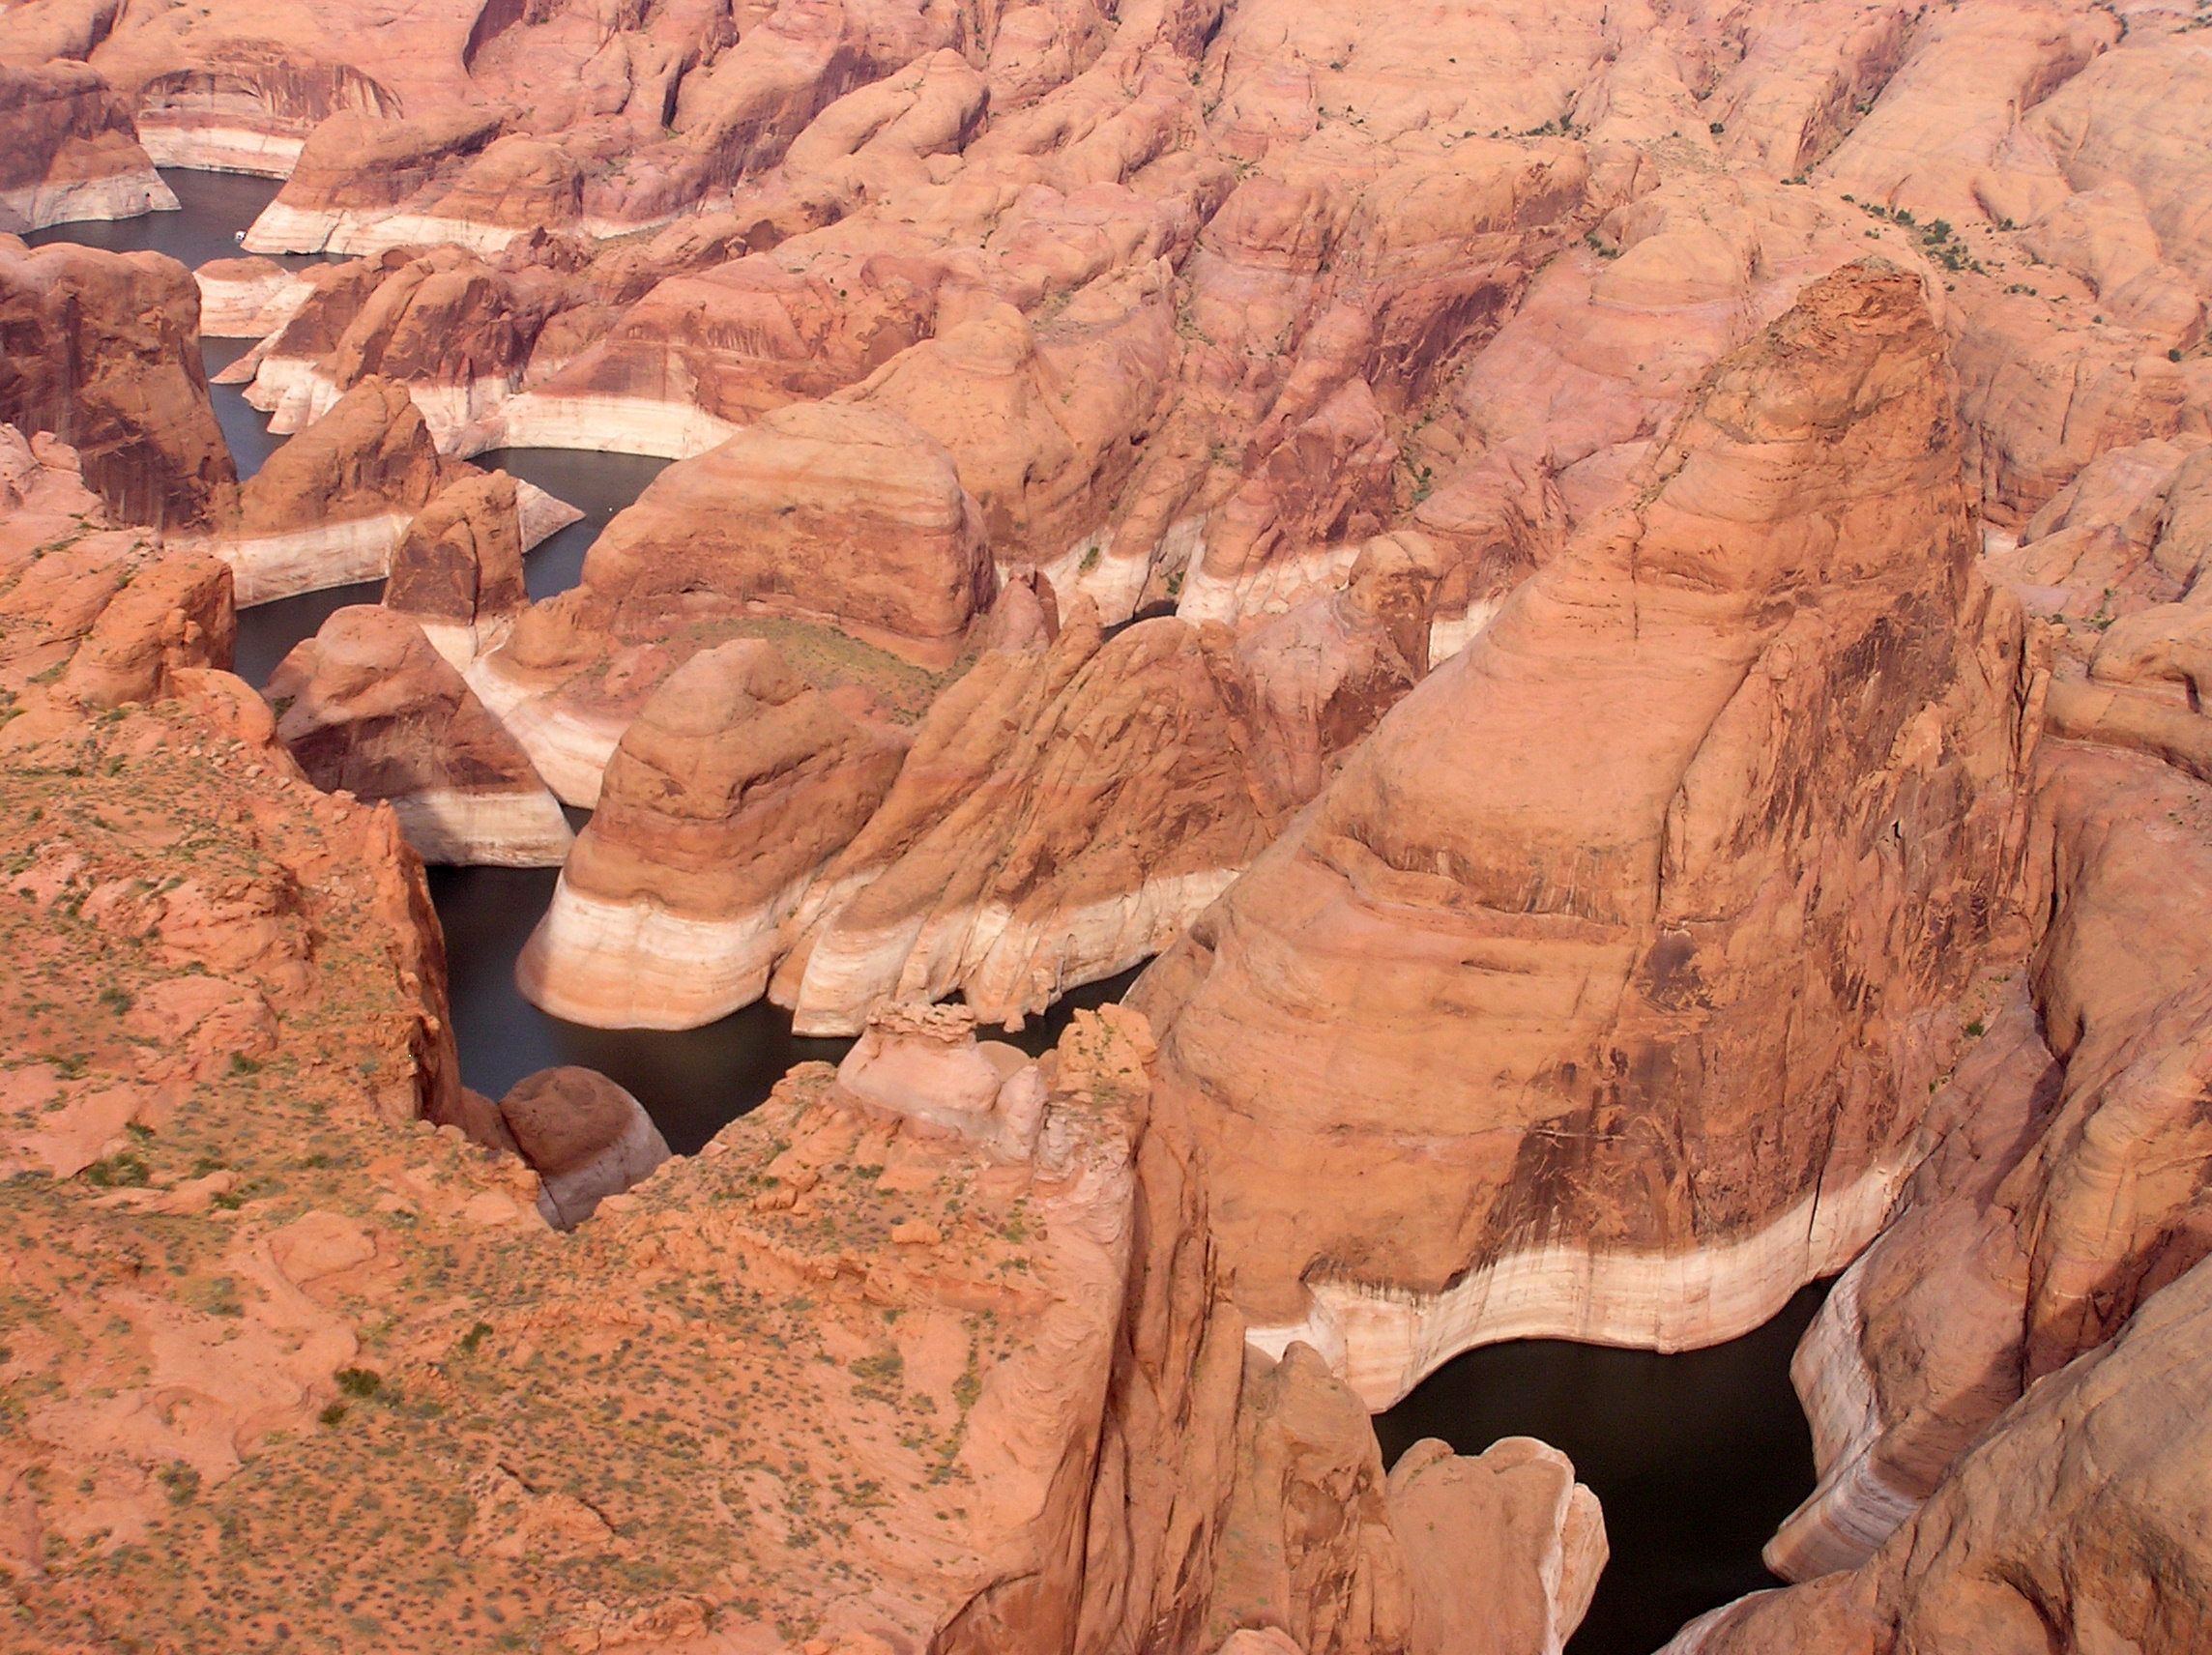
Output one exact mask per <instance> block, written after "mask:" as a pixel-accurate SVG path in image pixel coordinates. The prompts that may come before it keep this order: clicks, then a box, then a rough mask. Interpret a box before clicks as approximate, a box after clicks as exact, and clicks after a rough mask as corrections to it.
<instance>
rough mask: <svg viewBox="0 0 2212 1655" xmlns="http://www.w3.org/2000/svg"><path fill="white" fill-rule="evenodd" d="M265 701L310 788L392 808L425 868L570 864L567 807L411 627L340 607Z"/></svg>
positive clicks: (282, 671) (289, 662)
mask: <svg viewBox="0 0 2212 1655" xmlns="http://www.w3.org/2000/svg"><path fill="white" fill-rule="evenodd" d="M262 693H263V694H264V695H265V696H266V697H267V698H268V700H269V703H270V706H271V707H272V708H273V709H274V710H275V711H276V714H277V740H280V741H282V742H283V743H284V745H285V747H286V748H287V749H288V750H289V751H290V752H291V754H292V757H293V758H294V759H296V760H297V761H298V762H299V765H300V768H301V769H302V770H303V771H305V772H306V776H307V778H308V780H310V781H312V782H313V783H314V784H315V785H316V786H317V787H319V788H322V789H323V790H324V791H325V792H331V793H335V792H338V791H340V790H343V791H344V792H346V793H348V794H351V795H352V796H353V797H354V798H360V799H364V800H367V801H368V802H370V803H378V802H383V803H389V804H390V805H391V807H392V810H393V814H394V816H395V817H396V818H397V819H398V822H399V827H400V831H401V832H403V833H404V834H405V835H406V837H407V842H408V843H409V844H410V845H412V846H413V847H414V848H415V851H416V853H417V854H418V855H419V856H421V857H422V859H423V860H424V861H429V862H465V863H480V864H488V865H491V866H495V867H554V866H558V865H559V864H560V863H561V862H562V860H563V859H564V858H565V857H567V856H568V850H569V847H570V846H571V845H572V844H573V843H574V835H573V834H571V833H570V832H569V830H568V819H567V818H566V817H565V816H563V815H562V813H561V805H560V801H559V800H558V799H556V798H554V797H553V795H552V794H551V793H549V792H548V791H546V787H545V784H544V783H543V782H542V781H540V780H538V772H537V771H536V770H534V769H531V766H530V760H529V757H528V756H527V755H526V754H525V753H524V752H523V751H522V749H521V748H520V747H519V746H517V745H516V744H515V741H514V739H513V738H512V737H511V736H509V734H508V733H507V731H506V730H505V729H504V728H502V727H501V725H500V723H499V721H498V720H497V719H495V718H494V717H492V715H491V714H490V713H489V712H487V711H485V710H484V706H483V703H482V702H480V701H479V700H478V699H477V696H476V692H475V691H473V690H471V689H470V688H469V686H468V684H467V683H466V682H464V681H463V680H462V678H461V675H460V674H459V673H458V672H457V671H455V670H454V668H453V667H452V665H451V663H450V662H448V661H447V660H446V659H444V658H443V657H442V656H441V655H440V654H439V653H438V652H437V651H436V650H435V649H434V648H432V646H431V644H430V641H429V639H428V638H426V637H425V636H424V635H423V633H422V627H421V626H419V625H417V624H415V622H414V621H413V620H411V619H410V618H409V617H407V616H405V615H402V614H398V613H396V612H394V611H393V610H390V609H380V608H375V607H371V606H368V605H358V604H357V605H355V606H353V607H351V608H346V609H340V610H339V611H338V612H337V613H336V614H335V615H333V616H332V617H331V618H330V619H329V620H328V621H325V622H324V623H323V624H322V629H321V630H320V631H318V632H317V633H316V634H315V635H314V637H312V638H310V639H307V640H306V641H305V642H304V643H301V644H299V645H298V646H296V647H295V648H294V649H293V651H292V653H290V654H288V655H286V656H285V657H284V659H283V660H282V662H280V663H279V664H278V666H277V670H276V671H275V672H274V673H272V674H271V675H270V678H269V683H268V686H267V688H266V689H264V691H263V692H262Z"/></svg>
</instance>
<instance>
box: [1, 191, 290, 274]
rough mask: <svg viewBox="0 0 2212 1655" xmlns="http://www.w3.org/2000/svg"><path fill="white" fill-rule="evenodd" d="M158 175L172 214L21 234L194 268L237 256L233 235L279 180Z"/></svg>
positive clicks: (35, 243) (34, 241) (272, 196)
mask: <svg viewBox="0 0 2212 1655" xmlns="http://www.w3.org/2000/svg"><path fill="white" fill-rule="evenodd" d="M160 172H161V178H162V180H163V182H165V183H166V184H167V185H168V187H169V188H170V189H173V190H175V191H176V193H177V204H178V206H179V207H181V208H182V209H183V211H181V212H177V213H144V214H141V215H139V216H138V217H137V218H82V219H78V220H77V221H75V222H73V223H68V224H49V225H47V226H46V227H45V228H44V229H43V230H33V231H32V232H31V233H30V234H29V235H27V236H25V237H24V238H23V240H24V241H26V242H28V243H30V245H31V246H32V247H44V246H46V245H47V244H48V243H50V242H75V243H77V244H79V245H80V246H83V247H105V248H107V249H108V251H110V252H118V253H138V252H156V253H167V254H168V255H169V256H170V257H171V258H173V259H176V260H177V261H178V262H180V263H182V264H186V265H189V266H191V267H192V268H193V269H195V270H196V269H197V268H198V267H199V266H201V265H203V264H206V263H208V262H209V261H210V260H212V259H224V258H237V257H238V256H239V247H238V235H239V233H240V232H243V231H244V230H245V229H246V227H247V225H249V224H251V223H252V222H253V220H254V219H255V218H258V217H259V216H260V214H261V209H262V208H264V207H266V206H268V205H269V203H270V202H272V201H274V200H276V199H277V190H279V189H283V188H284V185H283V181H282V180H281V179H275V178H248V177H247V176H246V175H245V174H243V173H236V172H188V171H186V170H185V169H184V168H183V167H176V166H164V167H162V168H161V169H160ZM329 256H330V255H328V254H326V253H285V254H282V255H280V256H279V257H278V258H277V263H278V264H280V265H286V266H288V267H290V268H292V269H294V270H297V269H300V268H302V267H303V266H306V265H310V264H318V263H320V262H322V260H324V259H325V258H327V257H329Z"/></svg>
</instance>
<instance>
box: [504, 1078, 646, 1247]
mask: <svg viewBox="0 0 2212 1655" xmlns="http://www.w3.org/2000/svg"><path fill="white" fill-rule="evenodd" d="M499 1118H500V1119H501V1120H502V1121H503V1122H505V1123H506V1126H507V1130H508V1133H509V1136H510V1137H512V1139H513V1140H514V1146H515V1148H516V1150H517V1152H518V1153H520V1155H521V1156H522V1158H523V1159H524V1160H525V1161H527V1162H529V1163H530V1168H531V1170H532V1171H533V1172H535V1173H536V1174H537V1175H538V1179H539V1181H540V1183H541V1186H542V1187H541V1188H540V1189H539V1190H538V1213H539V1214H540V1215H541V1216H542V1217H543V1218H544V1220H545V1222H546V1223H547V1224H549V1225H551V1226H552V1227H553V1228H554V1229H556V1230H573V1229H575V1228H576V1226H577V1225H579V1224H581V1223H583V1222H584V1220H585V1219H587V1218H589V1217H591V1216H592V1214H593V1213H594V1212H596V1211H597V1210H598V1205H599V1203H600V1202H602V1201H604V1200H605V1199H606V1198H607V1197H608V1196H610V1195H620V1194H622V1193H623V1191H625V1190H626V1189H628V1188H630V1187H631V1186H632V1185H633V1184H640V1183H643V1182H644V1181H645V1180H646V1179H647V1178H649V1177H651V1176H653V1174H654V1171H655V1169H656V1168H657V1167H658V1166H659V1165H660V1164H661V1162H663V1161H665V1160H667V1159H668V1142H667V1140H666V1139H664V1138H662V1137H661V1135H660V1129H659V1128H658V1127H656V1126H655V1125H654V1123H653V1118H652V1117H651V1116H649V1115H647V1114H646V1113H645V1109H644V1106H642V1105H641V1104H640V1103H639V1102H638V1101H637V1099H636V1098H634V1097H632V1096H630V1094H629V1093H628V1092H626V1091H625V1090H623V1089H622V1088H621V1087H619V1086H617V1085H615V1083H614V1082H613V1081H610V1080H608V1079H607V1077H606V1076H604V1075H602V1074H599V1073H598V1072H597V1071H596V1070H593V1069H579V1068H560V1069H540V1070H538V1073H536V1074H534V1075H526V1076H524V1077H523V1078H522V1079H521V1080H518V1081H516V1082H515V1083H514V1085H513V1086H512V1087H511V1088H510V1089H509V1090H508V1094H507V1095H506V1096H505V1097H503V1098H501V1099H500V1100H499Z"/></svg>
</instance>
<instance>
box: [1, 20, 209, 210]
mask: <svg viewBox="0 0 2212 1655" xmlns="http://www.w3.org/2000/svg"><path fill="white" fill-rule="evenodd" d="M176 205H177V197H176V195H175V194H174V192H172V191H171V190H170V189H169V187H168V186H167V185H166V184H163V183H162V182H161V179H160V175H159V174H158V173H156V172H155V170H154V163H153V162H152V161H151V160H148V159H147V157H146V152H145V151H144V150H143V149H141V148H139V146H138V134H137V132H136V131H135V130H134V129H133V128H132V126H131V116H130V113H129V111H128V110H126V109H125V108H124V106H123V104H122V103H121V102H120V101H119V100H118V99H117V98H116V97H115V95H114V93H113V92H111V91H110V90H109V89H108V86H107V83H106V82H105V81H104V80H102V78H101V77H100V74H99V73H98V72H97V71H96V70H93V69H90V68H88V67H86V66H85V65H83V64H79V63H70V62H67V61H64V62H60V63H45V64H40V65H38V66H37V67H36V68H29V69H14V68H10V67H8V66H7V65H6V64H4V63H0V231H7V232H9V233H11V234H15V235H20V234H22V233H23V232H24V231H26V230H36V229H41V228H43V227H44V226H45V225H47V224H60V223H65V222H68V221H69V220H71V219H76V218H135V217H137V215H139V214H140V213H148V212H158V211H161V210H163V209H173V208H174V207H175V206H176Z"/></svg>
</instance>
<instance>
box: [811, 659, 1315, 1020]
mask: <svg viewBox="0 0 2212 1655" xmlns="http://www.w3.org/2000/svg"><path fill="white" fill-rule="evenodd" d="M1244 701H1245V688H1244V681H1243V678H1242V675H1241V674H1240V673H1239V671H1238V669H1237V662H1236V660H1235V659H1234V657H1233V655H1232V653H1231V652H1230V650H1229V647H1228V640H1227V639H1226V637H1225V636H1222V635H1219V634H1218V633H1208V632H1207V631H1205V630H1203V629H1201V628H1196V627H1192V626H1188V625H1186V624H1183V623H1182V622H1179V621H1176V620H1173V619H1170V618H1164V617H1163V618H1160V619H1157V620H1152V621H1145V622H1140V623H1138V624H1136V625H1134V626H1131V627H1129V628H1128V629H1127V630H1126V631H1123V632H1121V634H1119V635H1118V636H1117V637H1115V638H1113V639H1112V640H1110V641H1102V640H1101V635H1100V631H1099V628H1098V625H1097V623H1096V621H1095V620H1094V619H1091V618H1090V617H1089V616H1087V615H1084V616H1079V617H1077V618H1075V619H1072V620H1071V621H1070V622H1069V624H1067V625H1066V626H1064V627H1063V628H1062V630H1061V632H1060V634H1059V636H1058V638H1057V639H1055V640H1054V641H1053V642H1052V643H1051V644H1050V645H1049V646H1046V647H1043V648H1035V649H1031V650H1027V651H1021V652H994V653H991V654H988V655H985V656H984V657H983V658H982V660H981V661H980V662H979V663H978V664H977V665H976V666H975V668H974V669H973V670H972V671H971V672H970V673H969V674H968V676H967V677H966V678H964V679H962V680H961V681H960V682H958V683H957V684H956V685H954V686H953V687H952V689H950V690H949V691H947V692H946V695H945V696H944V697H943V698H942V699H941V700H940V701H939V702H938V704H937V705H936V706H935V707H933V708H932V709H931V711H930V713H929V716H928V717H927V719H925V720H924V722H923V724H922V727H921V729H920V731H919V732H918V733H917V736H916V738H915V743H914V747H913V749H912V751H911V752H910V754H909V755H908V759H907V764H906V768H905V769H902V770H901V772H900V775H899V780H898V783H897V785H896V786H894V787H893V788H892V790H891V792H890V795H889V797H888V798H886V799H885V801H884V804H883V807H882V808H881V809H880V810H879V811H877V812H876V814H875V816H874V817H873V818H872V819H871V820H870V821H869V822H868V824H867V826H866V828H865V829H864V830H863V831H861V832H860V833H859V836H858V837H856V838H855V839H854V840H853V842H852V843H851V844H850V845H849V846H847V847H846V848H845V849H844V850H843V852H842V853H841V854H840V855H839V856H838V857H837V858H836V859H835V860H834V861H833V862H831V863H830V864H829V867H828V868H826V869H825V870H824V872H823V874H822V876H821V879H820V880H819V881H818V882H817V884H816V886H815V889H814V891H813V892H811V893H810V894H809V895H808V897H807V899H806V902H805V904H804V906H803V907H802V909H801V910H800V925H801V927H802V931H801V935H800V941H799V942H798V944H796V947H795V949H794V952H793V954H792V956H791V958H790V960H789V961H788V962H787V963H786V964H785V965H784V966H783V967H782V969H781V972H780V973H779V975H778V978H777V982H776V985H775V989H774V993H775V998H776V999H777V1000H778V1002H781V1003H784V1004H788V1005H789V1006H791V1008H792V1016H793V1023H794V1026H795V1027H796V1028H798V1029H800V1030H801V1031H806V1032H823V1033H828V1032H854V1031H858V1030H859V1028H860V1027H861V1025H862V1023H863V1022H864V1020H865V1019H866V1016H867V1013H868V1008H869V1007H870V1006H871V1005H873V1004H874V1003H876V1002H878V1001H881V1000H885V999H923V1000H934V999H937V998H939V997H941V996H943V995H946V994H948V993H951V992H953V991H955V990H957V991H959V993H960V994H961V995H962V997H963V998H964V1000H965V1001H966V1002H967V1003H968V1004H969V1005H970V1006H972V1007H973V1008H975V1013H976V1015H977V1016H978V1017H980V1018H982V1019H984V1020H986V1021H990V1022H1004V1023H1008V1024H1010V1025H1013V1026H1017V1027H1018V1026H1019V1024H1020V1022H1021V1021H1022V1019H1023V1018H1025V1017H1027V1016H1030V1015H1033V1014H1034V1013H1036V1012H1039V1011H1042V1010H1043V1009H1044V1008H1045V1007H1046V1006H1047V1005H1049V1004H1050V1003H1051V1002H1053V1001H1054V1000H1056V999H1058V998H1059V997H1060V996H1061V995H1062V993H1064V992H1065V991H1066V990H1068V989H1070V988H1073V987H1075V986H1077V985H1078V984H1081V983H1085V982H1093V981H1096V980H1097V979H1098V978H1100V977H1106V976H1111V975H1113V974H1114V973H1117V972H1120V971H1123V970H1126V969H1127V968H1128V967H1130V966H1132V965H1135V964H1137V963H1138V962H1139V961H1141V960H1144V959H1146V958H1147V957H1149V956H1150V955H1151V954H1153V953H1155V952H1157V951H1158V950H1159V949H1160V948H1161V947H1162V946H1163V945H1165V944H1167V943H1168V942H1169V941H1170V940H1171V939H1172V938H1174V937H1175V936H1176V935H1177V933H1178V932H1179V931H1180V930H1181V928H1182V926H1183V925H1184V924H1185V923H1186V922H1187V921H1188V920H1189V919H1190V918H1191V917H1192V916H1193V915H1196V914H1197V913H1198V912H1200V911H1201V910H1202V909H1203V908H1205V906H1206V905H1207V904H1208V903H1209V902H1211V901H1212V900H1213V898H1214V897H1216V896H1217V895H1219V894H1220V892H1221V890H1222V889H1223V888H1224V887H1225V886H1227V885H1228V884H1229V882H1230V881H1231V880H1232V879H1234V878H1235V877H1236V875H1237V871H1238V870H1239V869H1241V868H1242V867H1243V866H1244V865H1245V864H1246V863H1247V862H1248V861H1249V860H1250V859H1251V858H1252V857H1254V856H1255V855H1257V854H1258V853H1259V851H1260V849H1261V847H1262V846H1264V845H1265V844H1266V840H1267V837H1268V835H1269V833H1270V832H1271V831H1272V829H1273V828H1274V827H1275V826H1276V825H1277V824H1278V823H1279V821H1280V820H1281V817H1282V814H1283V812H1284V811H1285V809H1286V808H1287V806H1288V804H1289V803H1290V802H1291V801H1290V800H1289V799H1287V798H1277V797H1275V796H1273V795H1271V794H1270V793H1269V791H1268V790H1267V788H1266V785H1265V783H1264V782H1263V780H1262V779H1261V777H1260V776H1259V775H1258V774H1257V773H1256V769H1255V766H1254V763H1253V759H1252V756H1251V755H1252V753H1253V751H1254V749H1255V748H1256V747H1257V746H1258V744H1259V743H1258V742H1257V741H1256V740H1254V739H1253V737H1252V735H1251V733H1250V726H1249V721H1248V719H1247V717H1246V715H1245V711H1244V706H1243V703H1244Z"/></svg>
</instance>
